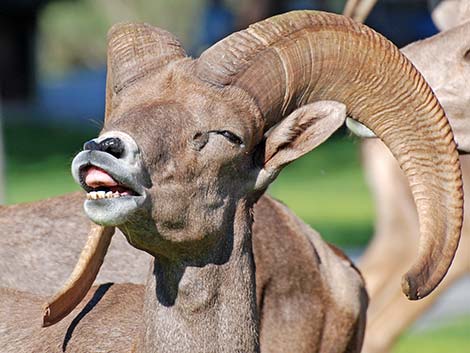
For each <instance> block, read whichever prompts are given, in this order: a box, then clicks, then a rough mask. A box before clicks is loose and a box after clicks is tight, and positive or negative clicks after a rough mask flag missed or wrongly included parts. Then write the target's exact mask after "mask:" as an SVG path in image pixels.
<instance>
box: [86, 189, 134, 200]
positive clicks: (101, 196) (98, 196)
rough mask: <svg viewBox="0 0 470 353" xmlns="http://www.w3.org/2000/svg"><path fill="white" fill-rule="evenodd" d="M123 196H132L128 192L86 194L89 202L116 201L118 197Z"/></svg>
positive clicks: (91, 192)
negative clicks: (100, 200) (99, 200)
mask: <svg viewBox="0 0 470 353" xmlns="http://www.w3.org/2000/svg"><path fill="white" fill-rule="evenodd" d="M122 196H130V195H129V193H128V192H125V193H119V192H117V191H116V192H112V191H108V192H106V191H90V192H89V193H87V194H86V199H87V200H98V199H114V198H117V197H122Z"/></svg>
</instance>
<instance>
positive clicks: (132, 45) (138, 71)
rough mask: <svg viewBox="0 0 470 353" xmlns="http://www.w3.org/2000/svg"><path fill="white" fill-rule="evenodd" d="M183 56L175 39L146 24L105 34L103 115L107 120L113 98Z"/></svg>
mask: <svg viewBox="0 0 470 353" xmlns="http://www.w3.org/2000/svg"><path fill="white" fill-rule="evenodd" d="M184 57H186V53H185V51H184V49H183V47H182V46H181V43H180V42H179V41H178V39H177V38H176V37H175V36H174V35H173V34H171V33H170V32H167V31H165V30H163V29H160V28H157V27H153V26H151V25H148V24H146V23H120V24H116V25H114V26H113V27H112V28H111V29H110V30H109V32H108V63H107V67H108V72H107V77H106V111H105V119H108V117H109V114H110V112H111V110H112V104H113V100H114V97H115V96H116V95H118V94H119V93H120V92H121V91H122V90H123V89H125V88H126V87H128V86H130V85H132V84H133V83H134V82H136V81H137V80H139V79H140V78H142V77H144V76H146V75H147V74H149V73H151V72H155V71H157V70H158V69H160V68H162V67H163V66H165V65H166V64H168V63H169V62H170V61H173V60H176V59H180V58H184Z"/></svg>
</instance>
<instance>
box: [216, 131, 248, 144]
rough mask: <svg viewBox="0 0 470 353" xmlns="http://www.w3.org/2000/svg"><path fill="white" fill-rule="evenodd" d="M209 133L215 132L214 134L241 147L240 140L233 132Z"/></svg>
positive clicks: (241, 142)
mask: <svg viewBox="0 0 470 353" xmlns="http://www.w3.org/2000/svg"><path fill="white" fill-rule="evenodd" d="M211 132H215V133H216V134H219V135H222V136H223V137H225V138H226V139H227V140H229V141H230V142H231V143H234V144H236V145H243V141H242V139H241V138H240V137H238V136H237V135H235V134H234V133H233V132H230V131H228V130H220V131H211Z"/></svg>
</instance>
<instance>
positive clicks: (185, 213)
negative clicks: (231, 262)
mask: <svg viewBox="0 0 470 353" xmlns="http://www.w3.org/2000/svg"><path fill="white" fill-rule="evenodd" d="M184 82H185V83H186V88H184V89H182V90H179V89H178V85H177V84H175V85H174V86H173V88H172V89H171V90H167V91H165V92H160V94H158V95H156V96H155V97H152V98H151V99H149V100H147V99H142V97H139V95H133V94H130V95H129V96H128V97H126V98H127V99H126V101H124V102H122V104H121V105H120V107H119V108H118V109H116V110H115V111H114V112H113V114H112V117H111V118H110V119H109V122H108V123H107V124H106V126H105V127H104V129H103V131H102V133H101V134H100V137H98V138H97V139H94V140H92V141H90V142H88V143H86V144H85V146H84V149H85V150H84V151H83V152H81V153H80V154H79V155H78V156H77V157H76V158H75V160H74V162H73V167H72V170H73V174H74V176H75V179H76V180H77V182H79V183H80V184H81V185H82V187H83V188H84V189H85V190H86V191H87V192H88V194H87V200H86V201H85V204H84V208H85V211H86V213H87V215H88V216H89V217H90V218H91V219H92V220H93V221H94V222H96V223H98V224H102V225H112V226H118V227H120V229H121V230H122V231H123V232H124V233H125V234H126V236H127V237H128V240H129V242H130V243H131V244H132V245H134V246H136V247H138V248H140V249H143V250H146V251H148V252H151V253H153V254H155V252H159V251H162V252H164V253H165V254H166V255H168V253H171V251H172V250H171V249H170V247H171V248H173V247H175V246H176V247H177V248H178V249H179V248H181V249H180V250H181V251H183V250H182V249H184V248H186V245H188V244H191V245H190V247H191V248H192V251H194V246H195V245H194V244H193V243H194V242H195V241H198V242H201V241H202V242H203V243H206V242H216V241H217V240H218V239H219V238H220V235H221V233H227V232H230V231H231V227H232V226H233V218H234V212H235V210H236V205H237V204H238V202H239V201H240V200H241V199H246V198H247V197H248V198H249V196H250V195H251V192H252V191H253V190H254V184H255V181H256V175H257V172H259V170H260V167H259V166H258V165H257V163H256V159H255V158H254V156H255V154H256V153H255V151H256V148H255V146H256V145H258V143H259V142H260V139H261V136H259V135H260V134H259V133H257V131H258V130H259V129H258V128H257V126H256V125H257V123H256V122H257V121H261V120H257V119H256V116H254V113H253V112H251V111H250V109H245V108H244V105H243V104H241V103H240V101H238V104H235V99H234V98H233V97H234V95H236V94H233V92H229V91H226V92H218V94H215V93H214V91H211V89H210V88H209V87H204V85H203V84H202V83H199V84H198V86H197V87H196V86H195V85H194V86H193V87H191V88H193V89H191V92H193V93H191V94H188V93H187V92H188V89H187V86H188V82H190V78H189V77H186V79H185V80H184ZM159 86H160V87H161V84H159ZM189 86H191V85H189ZM221 93H222V94H221ZM195 102H197V103H195ZM240 117H243V120H242V119H241V118H240ZM252 199H253V198H252ZM229 220H232V222H229ZM206 245H207V244H205V246H204V248H207V246H206Z"/></svg>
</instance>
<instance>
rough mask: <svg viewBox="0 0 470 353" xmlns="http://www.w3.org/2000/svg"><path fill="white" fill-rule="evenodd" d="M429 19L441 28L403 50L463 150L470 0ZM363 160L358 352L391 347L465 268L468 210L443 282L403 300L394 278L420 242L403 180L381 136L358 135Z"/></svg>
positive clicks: (469, 264) (468, 172)
mask: <svg viewBox="0 0 470 353" xmlns="http://www.w3.org/2000/svg"><path fill="white" fill-rule="evenodd" d="M433 19H434V20H435V21H436V24H437V25H438V26H439V27H440V28H442V29H444V30H446V31H444V32H442V33H440V34H438V35H436V36H434V37H431V38H429V39H426V40H424V41H421V42H416V43H413V44H411V45H409V46H407V47H405V48H404V49H403V50H402V51H403V53H404V54H405V55H406V56H407V57H408V58H409V59H410V60H411V61H412V62H413V63H414V64H415V65H416V66H417V68H418V69H419V70H420V71H421V73H422V74H423V75H424V77H425V78H426V80H427V81H428V82H429V84H430V85H431V86H432V87H433V90H434V92H435V93H436V95H437V97H438V98H439V101H440V102H441V104H442V105H443V108H444V110H445V112H446V114H447V116H448V118H449V121H450V123H451V126H452V127H453V130H454V133H455V136H456V140H457V142H458V144H459V148H460V149H462V150H464V151H467V152H468V151H470V124H469V121H468V120H469V119H470V115H469V113H468V111H469V109H470V95H469V92H468V89H467V84H468V81H469V80H470V65H469V62H470V1H443V2H441V3H440V4H439V6H438V7H437V8H436V9H435V11H433ZM454 26H455V27H454ZM450 27H454V28H450ZM363 160H364V166H365V171H366V175H367V178H368V182H369V184H370V186H371V189H372V191H373V194H374V198H375V202H376V209H377V222H376V234H375V236H374V239H373V241H372V243H371V245H370V246H369V248H368V249H367V251H366V253H365V255H364V257H363V258H362V259H361V261H360V264H359V267H360V269H361V271H362V273H363V275H364V278H365V280H366V285H367V289H368V292H369V295H370V298H371V300H370V307H369V310H368V320H367V329H366V336H365V341H364V352H367V353H379V352H380V353H383V352H388V351H390V349H391V347H392V345H393V344H394V343H395V341H396V339H397V338H398V337H399V335H400V334H401V333H402V332H403V331H404V330H405V329H406V328H407V327H409V325H411V323H413V321H414V320H415V319H416V318H417V317H418V316H419V315H420V314H422V313H423V312H424V311H425V310H427V309H428V308H429V307H430V306H431V305H432V304H433V303H434V302H435V300H436V299H437V298H438V297H439V295H440V294H441V293H443V292H444V291H445V290H446V289H447V288H448V287H449V286H450V285H451V284H452V283H454V282H455V281H456V280H457V279H459V278H460V277H462V276H463V275H465V274H468V273H469V272H470V236H469V235H470V229H469V227H470V225H469V224H468V220H469V217H470V215H469V214H468V212H466V213H467V215H466V216H467V218H466V222H464V226H463V231H462V239H461V244H460V246H459V249H458V251H457V255H456V257H455V259H454V262H453V264H452V267H451V269H450V272H449V274H448V276H447V277H446V279H445V280H444V282H443V284H442V285H441V286H440V287H439V289H438V290H437V291H435V292H434V293H433V294H432V295H431V296H429V297H428V298H426V299H425V300H423V301H421V302H420V303H417V305H409V303H408V302H407V301H406V300H401V299H402V298H400V295H399V288H398V287H397V286H396V285H395V284H394V280H396V279H397V278H399V276H400V273H401V272H400V271H401V269H403V268H406V266H407V264H408V263H410V262H411V261H412V259H413V253H414V252H415V251H416V249H417V247H418V222H417V217H416V213H415V212H414V205H413V200H412V199H411V194H410V191H409V187H408V186H407V183H406V180H405V179H404V176H403V175H402V173H401V171H400V170H399V167H398V166H397V165H396V163H395V162H394V161H393V157H392V156H391V155H390V154H389V152H388V151H387V150H386V148H385V147H384V146H383V144H382V143H381V142H380V141H377V140H368V141H365V142H364V144H363ZM461 164H462V172H463V178H464V188H465V189H468V188H470V160H469V157H467V156H463V157H461ZM467 192H470V189H468V190H467Z"/></svg>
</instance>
